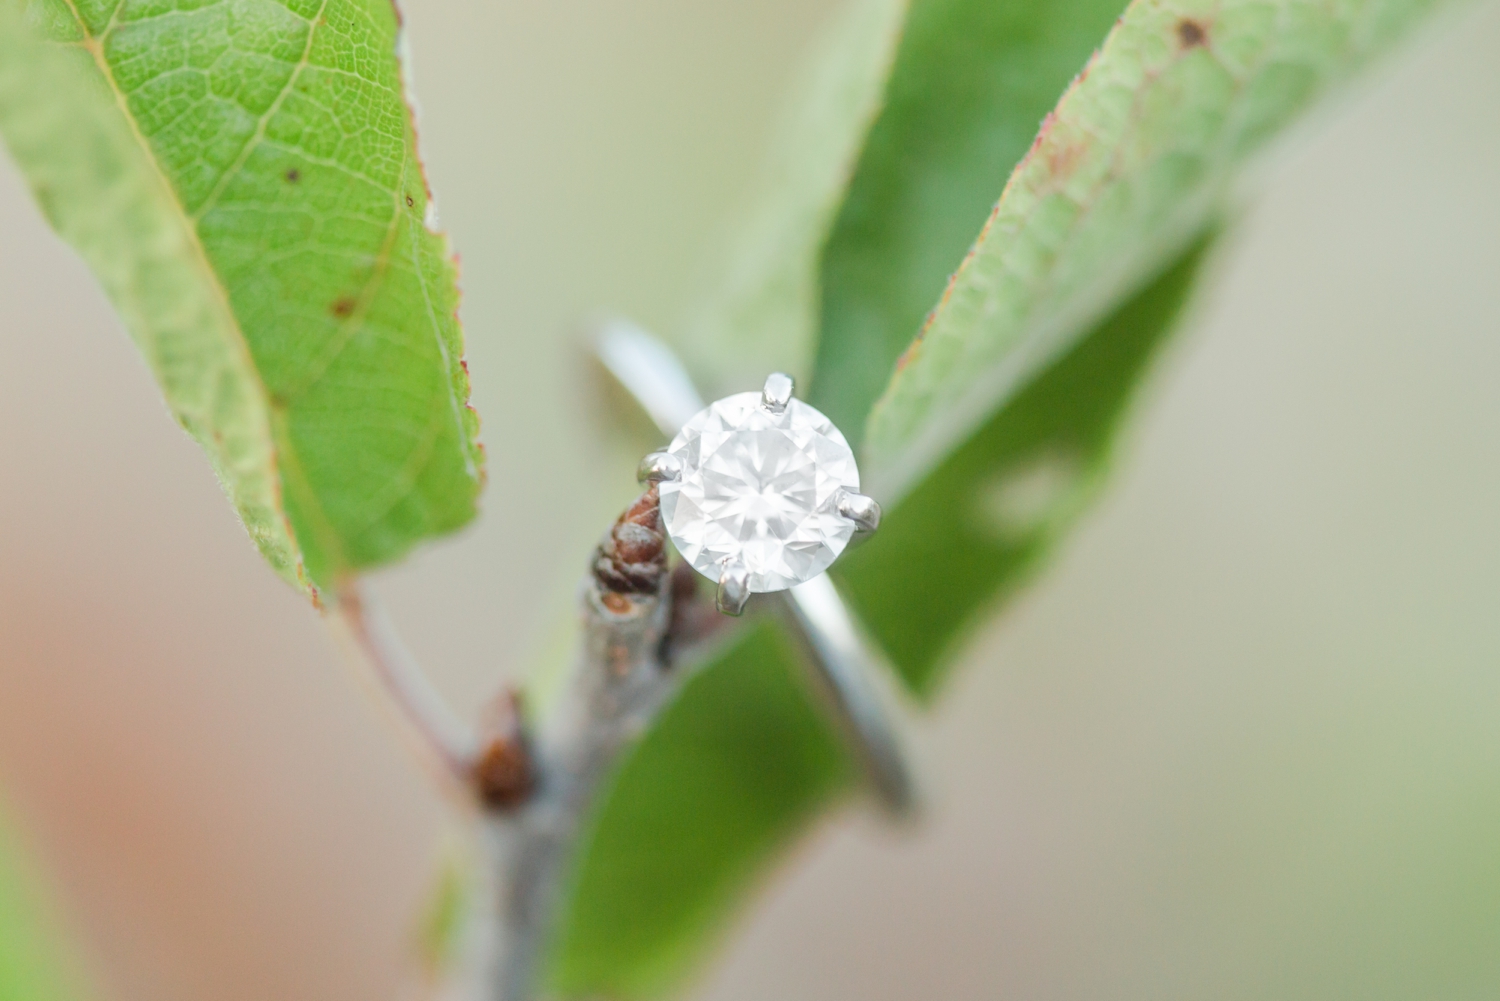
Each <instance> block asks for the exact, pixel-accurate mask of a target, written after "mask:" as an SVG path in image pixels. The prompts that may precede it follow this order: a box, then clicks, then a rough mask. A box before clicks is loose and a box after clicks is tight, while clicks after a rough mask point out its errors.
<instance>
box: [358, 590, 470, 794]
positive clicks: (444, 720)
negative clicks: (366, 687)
mask: <svg viewBox="0 0 1500 1001" xmlns="http://www.w3.org/2000/svg"><path fill="white" fill-rule="evenodd" d="M337 600H338V605H337V615H338V618H339V621H340V622H342V624H343V626H344V627H345V629H347V630H348V633H349V637H350V638H351V639H352V640H353V646H354V648H355V649H356V650H357V651H358V652H359V654H360V659H361V660H362V661H363V662H364V664H365V666H366V667H367V668H368V669H369V670H368V676H369V678H370V679H371V680H372V681H373V682H374V683H375V685H376V686H377V687H378V688H379V689H380V690H381V692H382V693H384V695H385V696H386V697H385V699H384V700H383V701H384V702H385V703H387V704H388V705H389V706H390V707H391V708H392V709H393V710H394V712H395V715H397V716H398V717H399V718H400V721H401V723H402V730H403V731H404V732H405V733H406V735H407V736H408V737H409V738H411V742H412V743H413V744H414V745H416V747H417V749H418V751H419V753H420V754H421V756H422V757H423V758H424V759H426V760H427V762H428V763H429V764H430V765H431V766H432V767H433V769H434V770H435V771H436V772H437V773H438V774H439V777H440V778H442V779H443V780H444V782H445V783H451V784H456V785H458V786H459V787H461V788H462V789H463V791H464V792H465V793H466V794H470V793H472V791H473V788H474V771H475V763H476V761H477V760H478V757H479V746H478V740H477V739H476V737H475V735H474V732H473V731H472V730H471V729H470V728H468V727H466V726H465V725H464V724H463V723H462V722H461V721H460V720H459V719H458V717H456V716H455V715H454V714H453V711H452V710H451V709H450V708H449V707H448V704H447V702H446V701H444V699H443V697H442V696H441V695H440V694H439V693H438V691H437V689H436V688H434V687H433V685H432V682H431V681H429V680H428V678H427V675H426V674H425V673H424V672H423V671H422V668H421V666H420V665H419V664H418V663H417V662H416V659H415V658H414V657H413V656H412V655H411V653H410V651H408V650H407V649H406V645H405V644H404V643H402V642H401V638H400V637H399V636H398V635H397V634H396V631H395V629H394V628H393V627H392V625H391V623H390V620H389V619H388V618H387V617H386V615H385V612H384V609H383V608H382V607H381V606H380V603H379V602H378V601H377V600H376V599H375V598H374V596H373V595H371V594H370V593H369V592H368V591H367V590H366V589H365V588H363V587H362V586H361V585H360V583H359V582H358V581H356V580H349V581H345V582H344V583H342V584H341V585H340V586H339V588H338V594H337Z"/></svg>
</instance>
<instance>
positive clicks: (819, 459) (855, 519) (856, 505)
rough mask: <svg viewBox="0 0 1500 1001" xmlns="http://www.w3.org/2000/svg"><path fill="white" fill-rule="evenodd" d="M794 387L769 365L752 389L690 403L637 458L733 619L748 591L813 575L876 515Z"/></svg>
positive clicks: (855, 472)
mask: <svg viewBox="0 0 1500 1001" xmlns="http://www.w3.org/2000/svg"><path fill="white" fill-rule="evenodd" d="M792 390H793V383H792V379H791V377H790V376H788V375H784V374H782V373H780V372H776V373H773V374H772V375H771V376H770V377H769V378H767V379H766V384H765V388H764V389H763V390H761V392H759V393H737V394H735V395H734V396H727V397H725V398H724V399H722V400H719V401H717V402H716V403H712V404H710V405H709V406H708V407H706V408H705V409H703V410H701V411H699V412H698V413H697V414H696V415H694V416H693V417H692V418H691V419H690V420H688V421H687V423H686V424H684V425H683V426H682V430H681V431H680V432H679V433H678V434H677V436H676V438H674V439H673V440H672V444H671V445H670V446H668V447H667V449H666V450H665V451H662V452H652V453H651V454H650V455H648V456H646V458H645V459H644V460H642V462H641V469H640V477H641V479H642V480H643V481H650V482H654V483H657V484H659V489H660V494H661V514H662V521H663V523H664V525H665V527H666V530H667V534H668V535H669V536H670V537H671V539H672V542H673V544H674V545H675V546H676V547H677V551H678V552H679V553H681V554H682V557H683V559H685V560H687V562H688V563H690V564H691V565H692V566H693V567H694V569H696V570H697V571H698V572H699V573H701V574H703V575H704V576H706V577H708V578H710V579H712V580H715V581H717V582H718V585H719V591H718V605H719V610H720V611H722V612H726V613H728V614H730V615H738V614H740V612H742V611H743V610H744V607H745V602H746V601H748V600H749V597H750V595H751V594H752V593H760V592H766V591H782V590H785V589H787V588H790V587H793V586H794V585H797V584H800V583H802V582H804V581H807V580H811V579H812V578H814V577H816V576H818V575H819V574H821V573H822V572H823V571H824V570H827V569H828V567H829V565H830V564H832V563H833V561H834V560H835V559H837V558H838V556H839V554H840V553H842V552H843V551H844V547H845V546H847V545H848V544H849V540H850V538H851V536H853V535H854V533H855V532H857V531H858V532H868V531H873V530H874V529H875V527H876V526H877V525H878V524H879V523H880V506H879V505H878V504H876V503H875V501H874V500H873V499H871V498H869V497H866V496H865V495H863V494H861V493H859V469H858V467H857V466H856V465H855V462H854V452H853V450H852V449H850V448H849V443H848V442H847V441H846V440H845V439H844V435H843V434H842V432H840V431H839V429H838V428H836V427H834V426H833V422H832V421H830V420H829V419H828V418H827V417H825V416H823V414H822V413H820V412H819V411H818V410H817V409H815V408H814V407H811V406H809V405H808V404H806V403H803V402H802V401H801V400H798V399H795V398H794V397H793V396H792Z"/></svg>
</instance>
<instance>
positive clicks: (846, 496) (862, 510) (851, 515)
mask: <svg viewBox="0 0 1500 1001" xmlns="http://www.w3.org/2000/svg"><path fill="white" fill-rule="evenodd" d="M838 510H839V514H841V515H843V516H844V517H845V518H848V519H849V520H850V521H852V522H854V528H855V531H859V532H873V531H875V529H877V528H879V527H880V505H879V504H878V503H876V501H875V498H874V497H866V496H865V495H864V494H857V493H854V492H852V491H849V490H845V491H844V492H843V493H841V494H840V495H839V508H838Z"/></svg>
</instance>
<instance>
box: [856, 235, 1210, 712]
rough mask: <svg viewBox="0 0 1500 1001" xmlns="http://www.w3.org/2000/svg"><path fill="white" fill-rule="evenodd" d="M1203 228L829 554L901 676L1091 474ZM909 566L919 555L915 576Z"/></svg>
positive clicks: (947, 640) (1058, 520)
mask: <svg viewBox="0 0 1500 1001" xmlns="http://www.w3.org/2000/svg"><path fill="white" fill-rule="evenodd" d="M1209 242H1210V239H1209V237H1207V236H1204V237H1203V238H1201V239H1200V240H1199V241H1198V242H1197V243H1195V244H1193V245H1192V246H1191V247H1189V249H1188V251H1187V252H1186V253H1184V254H1183V255H1182V256H1181V257H1180V258H1178V260H1177V261H1175V262H1173V264H1172V265H1171V267H1169V268H1168V269H1167V270H1166V272H1165V273H1163V274H1162V275H1161V276H1160V277H1158V278H1157V279H1156V280H1155V281H1153V282H1152V283H1151V284H1150V285H1148V286H1147V287H1146V288H1145V289H1144V290H1143V291H1141V292H1139V293H1137V294H1136V295H1135V296H1134V297H1133V298H1132V299H1131V300H1130V301H1129V302H1127V303H1126V304H1125V305H1124V306H1122V307H1120V308H1119V309H1118V310H1116V311H1115V313H1114V314H1113V315H1111V316H1109V317H1108V318H1106V319H1105V320H1104V321H1103V322H1102V323H1100V324H1099V325H1098V326H1096V327H1095V328H1094V330H1093V331H1091V332H1090V333H1089V334H1088V335H1087V336H1086V337H1085V338H1084V340H1083V342H1082V343H1081V344H1079V345H1078V346H1077V347H1075V348H1074V349H1073V350H1072V351H1071V352H1069V353H1068V354H1067V355H1065V356H1064V357H1063V358H1062V359H1061V360H1060V361H1058V362H1056V363H1055V364H1054V365H1053V366H1052V367H1051V368H1049V369H1048V370H1047V371H1046V372H1044V373H1043V374H1042V375H1041V376H1040V377H1039V378H1037V379H1035V380H1034V381H1033V382H1031V383H1030V384H1028V385H1027V386H1025V388H1023V389H1022V390H1021V392H1019V393H1017V394H1016V395H1015V397H1013V398H1012V399H1011V400H1010V401H1009V402H1008V403H1007V404H1006V406H1005V407H1004V408H1003V409H1002V410H1001V411H1000V412H999V413H997V414H995V415H994V416H993V417H991V418H990V420H989V421H988V423H986V424H985V425H984V427H982V428H980V429H979V431H978V432H977V433H975V434H974V435H973V436H972V437H970V438H969V440H968V441H966V442H964V443H963V445H962V446H961V447H960V448H958V449H957V450H956V451H954V452H953V453H952V454H950V455H949V456H948V457H947V459H945V460H944V461H943V464H942V465H940V466H939V467H938V468H937V469H935V470H933V472H932V473H931V474H930V475H929V476H928V477H927V478H926V479H925V480H923V481H922V483H921V484H920V485H919V486H917V488H916V489H914V490H913V491H912V492H911V493H909V494H908V495H907V496H906V498H905V499H904V500H902V502H901V503H900V505H899V506H897V507H896V508H895V510H893V511H891V513H890V514H889V515H887V516H886V517H885V519H884V520H883V521H882V523H881V526H880V532H879V534H878V535H877V536H876V537H875V538H874V539H872V540H871V541H870V543H869V544H868V545H864V546H860V547H858V548H856V549H854V550H852V551H851V552H849V553H848V554H847V555H845V556H844V557H843V558H842V559H841V560H840V561H839V562H838V564H837V565H836V566H835V567H834V571H833V572H834V576H835V578H836V579H837V580H838V582H839V584H840V586H841V590H842V591H843V593H844V595H845V596H846V598H848V600H849V601H850V603H851V604H852V605H853V606H854V607H855V609H856V610H857V611H858V613H859V616H860V618H861V620H863V622H864V623H865V626H866V628H868V629H869V631H870V632H871V634H873V636H874V637H875V639H876V640H878V641H879V643H880V645H881V647H882V648H883V649H884V650H885V651H886V653H887V655H888V656H889V657H890V659H891V661H892V663H893V664H894V665H895V666H896V668H897V669H898V671H899V672H900V674H901V676H902V677H903V678H904V679H905V681H906V682H907V684H908V685H909V686H910V687H911V689H912V690H913V691H915V692H917V693H918V694H921V695H924V696H928V695H931V694H933V691H934V689H935V687H936V684H937V682H938V681H939V680H940V677H941V675H940V671H939V669H940V668H941V667H943V666H944V664H946V663H947V662H948V661H949V660H951V658H952V655H953V654H954V653H955V652H956V650H957V648H958V647H959V646H960V645H961V642H962V640H963V639H964V638H965V637H966V635H967V631H968V628H969V627H971V626H973V625H976V624H978V623H979V622H981V621H983V619H984V618H986V617H987V616H986V613H988V612H990V611H992V610H994V609H995V608H996V607H997V606H998V605H1000V604H1001V603H1002V601H1003V599H1004V598H1005V597H1008V596H1009V595H1011V594H1013V593H1014V592H1016V591H1017V590H1018V589H1019V588H1020V586H1021V585H1023V584H1024V583H1025V582H1026V581H1027V580H1028V579H1029V578H1030V575H1031V573H1032V571H1033V570H1034V569H1035V568H1036V567H1037V566H1038V565H1039V564H1040V562H1041V561H1042V559H1043V558H1044V557H1045V556H1046V555H1047V554H1048V553H1049V552H1050V551H1051V550H1052V549H1053V547H1054V546H1055V545H1056V544H1057V543H1058V542H1059V541H1060V540H1061V538H1062V536H1063V535H1064V533H1065V532H1066V531H1067V529H1068V528H1070V527H1071V526H1072V524H1073V522H1074V520H1075V519H1076V518H1077V516H1078V515H1079V514H1080V513H1081V512H1082V511H1083V510H1084V509H1085V508H1086V507H1087V505H1088V502H1089V501H1091V500H1092V499H1093V498H1094V497H1095V496H1096V495H1097V494H1098V491H1099V488H1100V487H1101V486H1102V485H1103V481H1104V478H1105V474H1106V473H1107V472H1108V471H1109V457H1110V454H1111V451H1112V446H1113V444H1114V441H1115V438H1116V435H1117V433H1118V431H1119V429H1120V426H1121V424H1122V423H1123V418H1124V417H1125V415H1126V414H1127V412H1128V410H1129V406H1130V403H1131V401H1132V399H1133V398H1134V395H1135V392H1136V390H1137V389H1138V388H1139V386H1140V385H1141V384H1142V382H1143V381H1144V377H1145V375H1146V374H1147V372H1149V371H1150V367H1151V362H1152V360H1153V359H1154V358H1155V356H1156V354H1157V352H1158V351H1159V349H1160V348H1161V346H1162V344H1163V343H1164V342H1165V341H1166V339H1167V335H1168V334H1169V333H1170V332H1171V331H1172V329H1173V326H1174V324H1175V321H1176V319H1177V317H1178V315H1179V314H1180V313H1181V311H1182V308H1183V305H1184V303H1186V302H1187V300H1188V296H1189V294H1190V293H1191V291H1192V288H1193V285H1194V281H1195V279H1196V278H1197V275H1198V273H1199V270H1200V268H1201V265H1202V262H1203V258H1204V255H1205V253H1206V252H1207V248H1208V245H1209ZM913 567H923V568H930V569H928V570H926V571H924V572H923V573H921V575H920V577H919V578H916V579H914V578H913V574H912V568H913Z"/></svg>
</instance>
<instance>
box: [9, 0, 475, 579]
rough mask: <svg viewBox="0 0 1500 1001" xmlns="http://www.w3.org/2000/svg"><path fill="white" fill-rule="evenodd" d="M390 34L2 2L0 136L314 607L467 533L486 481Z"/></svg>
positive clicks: (274, 558)
mask: <svg viewBox="0 0 1500 1001" xmlns="http://www.w3.org/2000/svg"><path fill="white" fill-rule="evenodd" d="M23 22H24V23H23ZM398 29H399V22H398V19H397V16H396V12H395V9H394V7H393V6H392V5H391V4H390V2H389V0H289V2H287V3H277V2H273V0H216V2H208V3H174V2H170V0H168V2H162V0H37V2H35V3H31V4H29V5H25V6H23V4H22V0H0V135H3V137H4V140H5V144H6V146H7V147H8V148H9V150H10V152H11V154H12V156H14V157H15V160H16V162H17V163H18V164H19V166H20V168H21V170H22V172H23V173H24V175H25V177H26V179H27V181H28V183H29V184H30V186H31V188H32V190H33V191H34V192H35V194H36V197H37V200H38V202H39V203H40V204H41V206H42V209H43V211H44V212H45V213H46V215H47V217H48V219H49V220H50V221H51V222H52V224H53V226H54V227H55V228H56V229H57V231H58V232H59V233H60V234H61V235H62V237H63V238H64V239H65V240H67V241H68V242H69V243H70V244H72V245H73V247H74V248H75V249H76V250H77V251H78V252H79V254H81V255H82V256H83V258H84V259H85V260H86V261H87V262H88V263H89V265H90V266H91V267H92V268H93V270H94V272H95V274H96V275H97V276H98V278H99V281H100V283H101V284H102V285H103V287H104V290H105V292H106V293H107V294H108V295H109V297H110V299H111V300H112V301H113V302H114V304H115V307H116V308H117V309H118V310H119V312H120V315H121V316H122V318H123V319H124V321H125V325H126V327H127V328H128V329H129V331H130V334H131V336H132V337H133V338H134V339H135V341H136V343H137V344H138V345H139V347H140V349H141V351H142V353H143V354H144V355H145V358H146V361H147V362H148V364H149V365H150V367H151V369H152V371H153V372H154V373H155V374H156V377H157V379H158V381H159V382H160V384H161V387H162V390H163V393H164V394H165V396H166V400H167V403H168V406H169V407H170V408H171V410H172V413H173V415H174V416H175V417H176V418H177V420H178V421H179V422H180V423H181V424H182V426H183V427H184V428H186V429H187V431H188V433H189V434H191V435H192V436H193V437H194V438H196V439H197V440H198V442H199V443H200V444H202V446H203V447H204V449H205V451H206V452H207V453H208V456H209V459H210V461H211V462H212V464H213V467H214V470H215V472H216V473H217V474H218V476H219V479H220V480H221V482H222V483H223V485H224V488H225V490H226V492H227V493H228V494H229V497H230V499H231V500H232V501H233V502H234V505H235V507H236V508H237V510H238V511H239V513H240V517H241V518H242V519H243V520H244V523H245V526H246V528H247V529H248V530H249V532H250V535H251V537H252V538H253V539H254V541H255V543H256V545H257V546H259V547H260V550H261V552H262V553H264V554H265V556H266V558H267V559H268V560H269V561H270V562H271V564H272V566H273V567H274V568H275V569H276V570H277V571H278V572H279V573H280V574H282V575H283V576H284V577H286V578H288V579H289V580H293V581H296V582H299V583H301V584H302V585H304V586H309V587H311V586H322V585H327V584H329V583H330V582H332V581H333V580H334V579H336V578H337V577H338V576H339V575H341V574H344V573H347V572H352V571H356V570H359V569H361V568H364V567H368V566H372V565H375V564H379V563H382V562H386V561H388V560H391V559H394V558H395V557H397V556H399V555H401V554H402V553H403V552H404V551H406V550H407V549H408V548H410V546H411V545H412V544H413V543H415V542H416V541H418V540H420V539H422V538H424V537H426V536H430V535H432V534H435V533H439V532H445V531H449V530H451V529H453V528H456V527H458V526H460V525H462V524H464V523H465V522H466V521H468V520H469V519H470V518H471V517H472V516H473V512H474V502H475V498H476V496H477V493H478V491H479V488H480V485H481V482H482V473H481V462H482V456H481V454H480V451H479V448H478V445H477V444H476V442H475V434H476V432H477V418H476V417H475V415H474V414H473V412H472V411H470V410H469V409H468V406H467V400H468V377H467V374H466V372H465V370H464V368H463V365H462V361H461V354H462V338H461V334H460V331H459V327H458V321H457V316H456V313H455V311H456V308H457V303H458V293H457V287H456V283H455V272H454V267H453V263H452V261H451V259H450V255H449V252H448V248H447V245H446V242H445V241H444V239H443V238H442V237H441V236H439V235H438V234H437V233H435V232H434V231H433V230H432V229H431V228H430V226H429V222H428V219H429V215H430V213H431V198H430V195H429V193H428V191H427V188H426V184H425V181H424V179H423V176H422V169H421V165H420V163H419V162H418V160H417V154H416V136H415V132H414V129H413V125H412V119H411V114H410V111H409V108H408V106H407V102H406V99H405V95H404V93H403V84H402V76H401V66H400V63H399V62H398V60H397V44H398V37H399V35H398Z"/></svg>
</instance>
